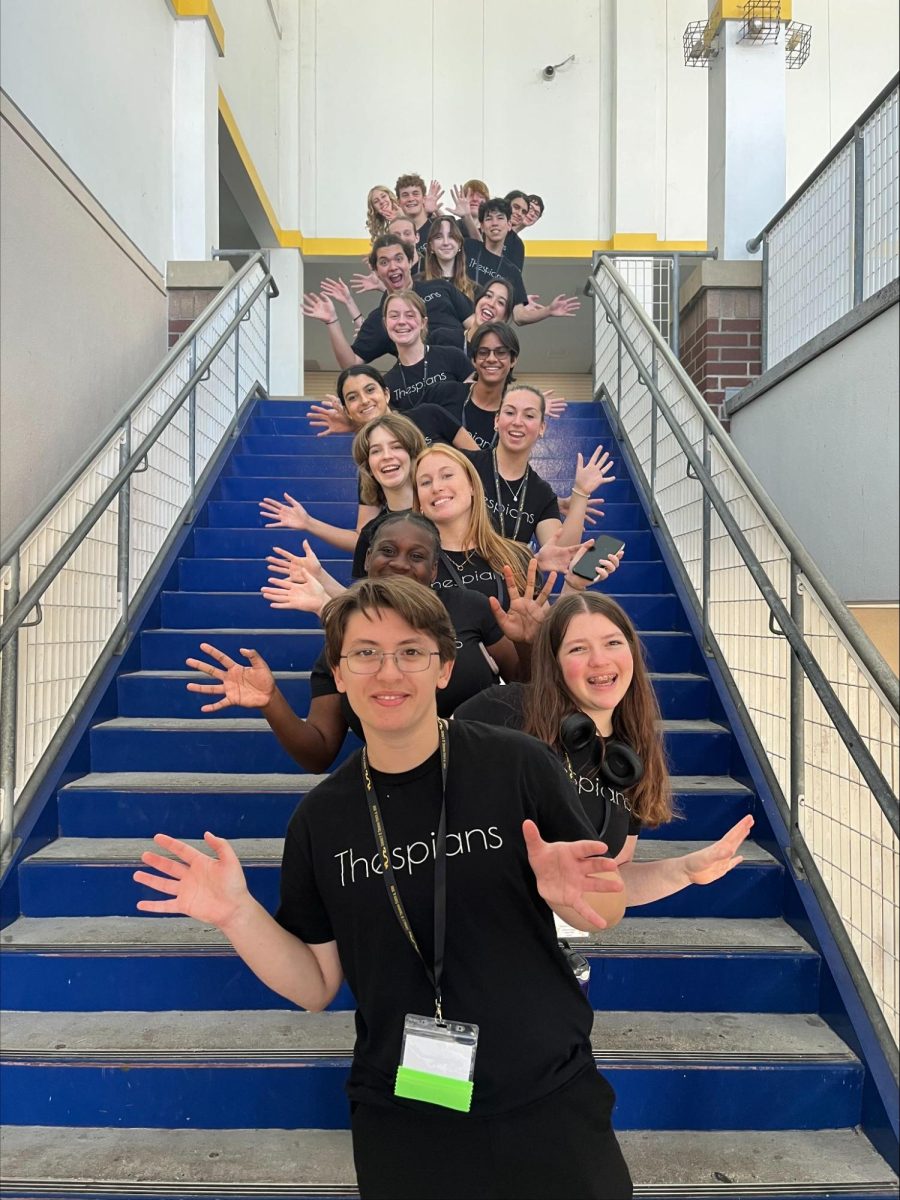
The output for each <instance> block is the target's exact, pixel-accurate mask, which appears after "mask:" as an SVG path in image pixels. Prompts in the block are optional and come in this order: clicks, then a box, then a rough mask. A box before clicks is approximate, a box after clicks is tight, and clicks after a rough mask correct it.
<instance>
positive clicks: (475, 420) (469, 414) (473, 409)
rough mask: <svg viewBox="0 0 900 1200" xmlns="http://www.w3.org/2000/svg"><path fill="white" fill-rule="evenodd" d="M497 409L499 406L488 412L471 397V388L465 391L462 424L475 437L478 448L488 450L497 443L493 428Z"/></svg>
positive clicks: (495, 431)
mask: <svg viewBox="0 0 900 1200" xmlns="http://www.w3.org/2000/svg"><path fill="white" fill-rule="evenodd" d="M499 411H500V410H499V408H498V409H493V410H491V411H490V412H489V411H488V410H487V409H485V408H479V407H478V405H477V404H476V403H475V401H474V400H473V399H472V397H471V389H470V390H469V391H468V392H467V393H466V398H465V403H464V405H463V410H462V420H463V425H465V427H466V429H468V431H469V433H471V435H472V437H473V438H474V439H475V442H476V445H477V446H478V448H479V450H490V449H492V448H493V447H494V446H495V445H496V444H497V430H496V429H495V428H494V421H495V419H496V417H497V413H498V412H499Z"/></svg>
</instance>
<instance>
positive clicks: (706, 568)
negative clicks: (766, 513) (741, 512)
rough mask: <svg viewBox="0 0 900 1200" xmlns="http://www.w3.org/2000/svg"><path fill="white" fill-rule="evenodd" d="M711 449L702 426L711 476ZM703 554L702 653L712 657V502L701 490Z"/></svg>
mask: <svg viewBox="0 0 900 1200" xmlns="http://www.w3.org/2000/svg"><path fill="white" fill-rule="evenodd" d="M711 466H712V448H711V447H710V444H709V426H708V425H706V424H704V426H703V467H704V470H705V471H706V473H707V475H710V474H711V471H710V467H711ZM702 536H703V554H702V561H701V570H702V574H703V596H702V602H703V653H704V654H706V655H712V653H713V647H712V639H711V638H710V634H709V585H710V578H711V553H710V551H711V547H710V541H711V538H712V501H711V499H710V495H709V492H708V491H707V490H706V488H703V535H702Z"/></svg>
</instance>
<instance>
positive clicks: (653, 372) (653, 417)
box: [650, 343, 659, 525]
mask: <svg viewBox="0 0 900 1200" xmlns="http://www.w3.org/2000/svg"><path fill="white" fill-rule="evenodd" d="M650 377H651V378H652V380H653V385H654V387H656V386H657V385H658V383H659V363H658V362H657V358H656V344H655V343H654V345H653V347H652V349H651V353H650ZM657 436H658V414H657V411H656V397H655V396H654V394H653V392H652V391H651V392H650V520H651V521H652V522H653V524H654V525H658V524H659V517H658V516H657V513H656V441H657Z"/></svg>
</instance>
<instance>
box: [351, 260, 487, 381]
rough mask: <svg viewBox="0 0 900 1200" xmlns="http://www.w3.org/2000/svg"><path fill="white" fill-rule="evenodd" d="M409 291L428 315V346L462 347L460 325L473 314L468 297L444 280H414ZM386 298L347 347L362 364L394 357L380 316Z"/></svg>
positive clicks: (393, 350) (384, 298) (462, 334)
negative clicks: (414, 293) (412, 292)
mask: <svg viewBox="0 0 900 1200" xmlns="http://www.w3.org/2000/svg"><path fill="white" fill-rule="evenodd" d="M412 290H413V291H414V292H416V293H418V295H420V296H421V297H422V300H423V301H424V302H425V309H426V311H427V313H428V338H429V341H430V342H431V344H432V345H435V346H436V345H443V346H447V345H449V346H457V347H459V348H462V346H463V345H464V344H465V334H464V332H463V327H462V323H463V321H465V319H466V317H470V316H471V315H472V313H473V312H474V311H475V309H474V306H473V304H472V301H471V300H470V299H469V298H468V296H464V295H463V293H462V292H461V291H460V290H459V288H456V287H454V286H453V284H452V283H448V282H447V280H446V279H429V280H427V281H426V280H424V279H414V280H413V285H412ZM387 298H388V297H387V295H384V296H382V298H381V303H380V304H379V306H378V307H377V308H375V309H373V310H372V312H370V313H369V315H368V316H367V317H366V319H365V321H363V323H362V325H361V326H360V328H359V333H358V334H357V335H356V340H355V341H354V343H353V345H352V346H351V347H350V348H351V350H352V351H353V353H354V354H357V355H359V357H360V358H361V359H362V360H363V362H372V361H373V359H376V358H380V357H381V356H382V354H394V355H396V353H397V349H396V347H395V346H394V343H393V342H392V341H391V339H390V338H389V337H388V335H387V330H386V329H385V327H384V321H383V319H382V316H381V313H382V309H383V308H384V305H385V301H386V300H387Z"/></svg>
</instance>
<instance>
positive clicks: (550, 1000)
mask: <svg viewBox="0 0 900 1200" xmlns="http://www.w3.org/2000/svg"><path fill="white" fill-rule="evenodd" d="M448 741H449V768H448V778H447V797H446V805H447V840H446V848H447V938H446V947H445V955H444V973H443V980H442V994H443V996H442V998H443V1010H444V1015H445V1016H446V1017H447V1018H448V1019H450V1020H459V1021H471V1022H474V1023H475V1024H477V1025H478V1027H479V1038H478V1052H477V1055H476V1058H475V1075H474V1091H473V1095H472V1109H471V1111H472V1115H474V1116H478V1115H482V1116H484V1115H491V1114H496V1113H503V1112H507V1111H510V1110H512V1109H515V1108H520V1107H523V1106H525V1105H527V1104H531V1103H533V1102H534V1101H536V1100H539V1099H541V1098H543V1097H544V1096H547V1095H549V1094H550V1093H552V1092H554V1091H556V1090H557V1089H558V1088H560V1087H562V1086H564V1085H565V1084H566V1083H568V1082H569V1081H570V1080H571V1079H573V1078H574V1077H575V1076H576V1075H577V1074H578V1073H579V1072H580V1071H583V1070H585V1069H586V1068H587V1067H588V1065H589V1064H591V1063H592V1061H593V1058H592V1052H591V1045H590V1030H591V1023H592V1020H593V1013H592V1012H591V1008H590V1005H589V1004H588V1002H587V1001H586V1000H585V998H584V996H583V995H582V994H581V991H580V989H579V987H578V983H577V982H576V980H575V976H574V975H573V973H572V970H571V968H570V967H569V965H568V963H567V962H566V960H565V958H564V957H563V955H562V953H561V952H560V950H559V946H558V944H557V940H556V931H555V928H554V924H553V918H552V914H551V911H550V909H549V908H548V907H547V905H546V904H545V903H544V901H543V900H542V899H541V898H540V896H539V895H538V892H537V887H536V884H535V879H534V875H533V873H532V870H531V868H530V866H529V863H528V857H527V854H526V851H525V843H524V840H523V837H522V822H523V820H525V819H526V818H530V819H532V820H534V821H535V822H536V824H537V826H538V829H539V830H540V832H541V834H542V836H543V837H544V838H545V840H547V841H576V840H578V839H580V838H589V837H591V834H592V831H591V828H590V825H589V823H588V822H587V820H586V819H585V816H584V813H583V811H582V810H581V808H580V806H579V804H578V802H577V799H576V797H575V796H574V794H573V792H572V788H571V786H570V785H569V783H568V780H567V779H566V775H565V772H564V771H563V769H562V767H561V766H560V764H559V763H558V762H557V761H556V759H555V758H554V756H553V755H552V754H551V753H550V751H549V750H548V749H547V748H546V747H545V746H541V745H540V744H539V743H538V742H536V741H535V740H534V739H531V738H526V737H524V735H522V734H519V733H514V732H512V731H509V730H498V729H493V728H489V727H488V726H485V725H478V724H470V723H468V722H466V723H463V722H460V721H451V722H450V730H449V738H448ZM372 782H373V784H374V787H375V791H376V794H377V796H378V801H379V805H380V807H381V812H382V817H383V820H384V827H385V831H386V835H387V841H388V845H389V847H390V848H391V859H392V865H393V868H394V871H395V873H396V880H397V886H398V888H399V891H400V896H401V898H402V901H403V905H404V908H405V909H406V912H407V914H408V916H409V921H410V924H411V925H412V928H413V932H414V933H415V937H416V940H417V942H418V944H419V947H420V949H421V952H422V955H423V956H424V958H425V960H426V961H427V962H428V963H429V964H432V963H433V961H434V925H433V923H434V837H435V830H436V829H437V823H438V817H439V814H440V807H441V773H440V759H439V754H438V753H437V752H435V753H434V754H433V755H432V756H431V757H430V758H428V759H427V760H426V761H425V762H423V763H421V764H420V765H419V766H417V767H416V768H414V769H413V770H411V771H406V772H404V773H402V774H394V775H385V774H382V773H381V772H380V771H374V770H373V771H372ZM379 865H380V856H379V854H378V852H377V848H376V843H375V838H374V835H373V833H372V825H371V821H370V817H369V812H368V809H367V805H366V800H365V791H364V788H363V782H362V777H361V771H360V755H359V752H357V753H355V754H353V755H351V756H350V758H348V759H347V761H346V762H344V763H343V764H342V765H341V766H340V767H338V769H337V770H336V771H335V772H334V774H333V775H331V776H330V777H329V778H328V779H326V780H324V781H323V782H322V783H320V784H318V786H317V787H315V788H313V790H312V791H311V792H310V793H309V794H308V795H307V796H306V797H305V798H304V799H303V800H302V801H301V802H300V804H299V806H298V807H297V809H296V811H295V812H294V815H293V816H292V817H291V821H290V824H289V826H288V830H287V837H286V839H285V847H284V858H283V860H282V867H281V905H280V907H279V909H278V913H277V920H278V921H279V923H280V924H281V925H282V926H283V927H284V928H285V929H287V930H288V931H289V932H291V933H293V934H294V935H295V936H296V937H298V938H300V939H302V940H303V941H304V942H308V943H312V944H313V945H315V944H321V943H324V942H331V941H336V942H337V950H338V953H339V955H340V959H341V965H342V967H343V970H344V975H345V977H346V979H347V982H348V984H349V985H350V988H351V989H352V991H353V994H354V996H355V997H356V1001H357V1006H358V1007H357V1011H356V1046H355V1049H354V1053H353V1065H352V1067H351V1069H350V1079H349V1082H348V1086H347V1091H348V1094H349V1096H350V1099H351V1101H353V1100H355V1101H364V1102H370V1103H376V1104H381V1105H389V1106H394V1105H399V1106H401V1107H410V1108H415V1107H418V1104H417V1102H415V1101H404V1100H398V1099H397V1098H396V1097H395V1096H394V1094H393V1091H394V1080H395V1076H396V1073H397V1067H398V1066H399V1063H400V1053H401V1044H402V1040H403V1021H404V1018H405V1016H406V1015H407V1013H419V1014H428V1013H433V1012H434V993H433V992H432V990H431V986H430V985H429V983H428V980H427V977H426V975H425V971H424V968H423V966H422V962H421V960H420V959H419V957H418V956H417V955H416V953H415V951H414V950H413V948H412V946H411V945H410V943H409V942H408V940H407V938H406V935H405V934H404V933H403V931H402V929H401V928H400V924H399V922H398V921H397V918H396V915H395V914H394V911H393V909H392V907H391V904H390V901H389V899H388V897H387V894H386V888H385V886H384V880H383V879H382V878H381V874H380V870H379ZM400 1150H402V1148H400Z"/></svg>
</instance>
